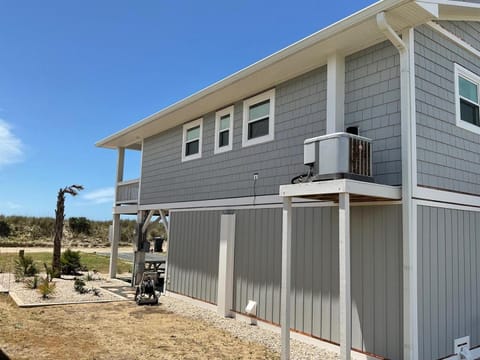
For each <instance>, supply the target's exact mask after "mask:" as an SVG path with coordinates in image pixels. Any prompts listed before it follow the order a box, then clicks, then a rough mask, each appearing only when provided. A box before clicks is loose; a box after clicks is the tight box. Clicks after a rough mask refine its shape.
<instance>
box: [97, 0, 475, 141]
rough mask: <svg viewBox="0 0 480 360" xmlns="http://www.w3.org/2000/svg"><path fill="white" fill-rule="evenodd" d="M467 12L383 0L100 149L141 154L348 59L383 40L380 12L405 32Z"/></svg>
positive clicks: (456, 5)
mask: <svg viewBox="0 0 480 360" xmlns="http://www.w3.org/2000/svg"><path fill="white" fill-rule="evenodd" d="M466 9H468V11H472V10H474V11H475V13H476V12H477V9H478V11H480V5H478V4H475V5H473V4H470V3H463V2H458V1H446V0H443V1H436V2H433V1H429V0H425V1H412V0H383V1H379V2H377V3H375V4H373V5H371V6H369V7H367V8H365V9H363V10H361V11H359V12H357V13H355V14H353V15H351V16H349V17H347V18H345V19H343V20H341V21H339V22H337V23H334V24H333V25H330V26H329V27H327V28H325V29H323V30H320V31H318V32H316V33H314V34H312V35H310V36H308V37H306V38H304V39H302V40H300V41H298V42H296V43H294V44H292V45H290V46H288V47H286V48H285V49H283V50H280V51H278V52H276V53H274V54H272V55H270V56H268V57H266V58H265V59H262V60H260V61H258V62H257V63H254V64H253V65H250V66H248V67H246V68H245V69H243V70H240V71H238V72H236V73H234V74H232V75H230V76H228V77H227V78H225V79H223V80H221V81H219V82H217V83H214V84H213V85H210V86H208V87H207V88H205V89H203V90H201V91H199V92H197V93H195V94H193V95H191V96H189V97H187V98H185V99H183V100H181V101H179V102H177V103H175V104H173V105H171V106H169V107H167V108H165V109H163V110H161V111H159V112H157V113H155V114H153V115H151V116H148V117H146V118H145V119H143V120H141V121H139V122H137V123H135V124H133V125H131V126H129V127H127V128H125V129H124V130H121V131H119V132H117V133H115V134H113V135H111V136H109V137H107V138H105V139H103V140H100V141H99V142H97V143H96V146H99V147H105V148H112V149H113V148H118V147H125V148H130V149H139V148H141V142H142V140H143V139H145V138H147V137H150V136H153V135H155V134H158V133H161V132H163V131H165V130H167V129H170V128H172V127H175V126H177V125H180V124H183V123H185V122H187V121H190V120H194V119H195V118H197V117H200V116H202V115H204V114H206V113H209V112H212V111H215V110H218V109H220V108H223V107H225V106H228V105H229V104H233V103H234V102H236V101H240V100H242V99H244V98H247V97H249V96H252V95H254V94H256V93H258V92H261V91H263V90H266V89H269V88H272V87H275V86H276V85H278V84H280V83H282V82H284V81H287V80H289V79H292V78H294V77H296V76H299V75H301V74H304V73H306V72H308V71H310V70H313V69H316V68H318V67H321V66H324V65H326V63H327V57H328V56H329V55H330V54H332V53H340V54H343V55H345V56H347V55H349V54H353V53H355V52H357V51H360V50H362V49H365V48H367V47H369V46H372V45H374V44H377V43H379V42H382V41H385V40H386V39H385V36H384V34H383V33H382V32H381V31H380V30H379V29H378V26H377V23H376V15H377V14H378V13H380V12H385V13H386V16H387V17H388V21H389V24H390V25H391V26H392V28H393V29H394V30H395V31H396V32H397V33H401V32H402V30H404V29H407V28H410V27H414V26H417V25H420V24H423V23H425V22H428V21H430V20H434V19H438V18H439V17H440V16H442V15H443V16H447V15H448V16H449V17H450V18H451V17H453V16H454V14H456V13H462V14H463V13H464V12H465V13H466V12H468V11H467V10H466ZM476 16H477V15H476ZM477 19H479V17H478V16H477Z"/></svg>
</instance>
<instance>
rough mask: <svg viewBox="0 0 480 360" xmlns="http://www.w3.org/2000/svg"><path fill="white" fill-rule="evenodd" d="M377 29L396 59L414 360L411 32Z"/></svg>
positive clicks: (409, 350)
mask: <svg viewBox="0 0 480 360" xmlns="http://www.w3.org/2000/svg"><path fill="white" fill-rule="evenodd" d="M376 20H377V26H378V29H379V30H380V31H381V32H382V33H383V34H385V36H386V38H387V39H388V40H389V41H390V42H391V43H392V44H393V45H394V46H395V47H396V48H397V50H398V52H399V55H400V104H401V143H402V145H401V146H402V148H401V153H402V219H403V221H402V223H403V225H402V226H403V239H402V241H403V294H404V295H403V304H404V305H403V314H404V315H403V316H404V318H403V320H404V321H403V324H404V325H403V326H404V328H403V339H404V344H403V352H404V358H405V359H406V360H418V356H419V354H418V320H417V317H418V315H417V250H416V247H417V234H416V228H417V226H416V221H417V219H416V218H417V215H416V206H415V204H414V202H413V186H414V184H413V181H412V174H413V171H416V169H414V167H413V164H414V160H413V159H412V126H415V124H412V119H414V108H413V104H414V101H415V99H412V94H413V93H412V90H411V89H412V88H413V86H414V81H415V80H414V78H412V74H413V71H414V69H413V67H414V64H413V61H412V60H411V58H410V56H411V55H412V52H413V45H412V44H413V29H409V30H406V31H405V32H404V33H403V34H402V37H400V36H398V34H397V33H396V32H395V30H393V29H392V27H391V26H390V24H389V23H388V19H387V16H386V14H385V13H384V12H381V13H379V14H377V18H376Z"/></svg>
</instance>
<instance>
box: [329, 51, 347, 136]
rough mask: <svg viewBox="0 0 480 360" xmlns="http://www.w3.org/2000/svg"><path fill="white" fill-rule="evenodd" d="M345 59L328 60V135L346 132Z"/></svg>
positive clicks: (338, 56)
mask: <svg viewBox="0 0 480 360" xmlns="http://www.w3.org/2000/svg"><path fill="white" fill-rule="evenodd" d="M344 107H345V57H344V56H343V55H340V54H337V53H335V54H332V55H330V56H329V57H328V59H327V134H332V133H335V132H341V131H345V128H344V127H345V125H344V123H345V110H344Z"/></svg>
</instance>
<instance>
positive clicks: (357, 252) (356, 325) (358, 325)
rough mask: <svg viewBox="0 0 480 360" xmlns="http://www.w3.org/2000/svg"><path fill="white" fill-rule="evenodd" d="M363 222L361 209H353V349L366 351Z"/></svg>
mask: <svg viewBox="0 0 480 360" xmlns="http://www.w3.org/2000/svg"><path fill="white" fill-rule="evenodd" d="M361 229H362V221H361V208H359V207H352V212H351V253H352V277H351V281H352V347H353V348H355V349H361V350H364V351H365V349H364V347H363V339H362V326H363V313H362V309H363V296H364V294H363V287H362V278H363V272H362V262H363V258H362V237H361Z"/></svg>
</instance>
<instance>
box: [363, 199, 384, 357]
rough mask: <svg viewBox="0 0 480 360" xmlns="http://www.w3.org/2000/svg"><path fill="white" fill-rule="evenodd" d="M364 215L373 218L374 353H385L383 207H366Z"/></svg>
mask: <svg viewBox="0 0 480 360" xmlns="http://www.w3.org/2000/svg"><path fill="white" fill-rule="evenodd" d="M366 210H367V211H366V215H367V216H368V217H373V219H374V222H373V223H374V233H373V238H372V241H373V254H372V255H373V256H374V257H373V259H372V262H373V263H374V269H375V272H374V294H375V298H374V299H373V303H374V309H375V315H374V317H375V322H374V334H375V340H374V343H375V347H374V351H375V353H376V354H386V352H387V346H386V338H385V334H386V332H387V324H386V321H387V311H386V272H387V266H386V250H385V241H386V239H385V231H384V227H385V209H384V208H379V207H367V208H366Z"/></svg>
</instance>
